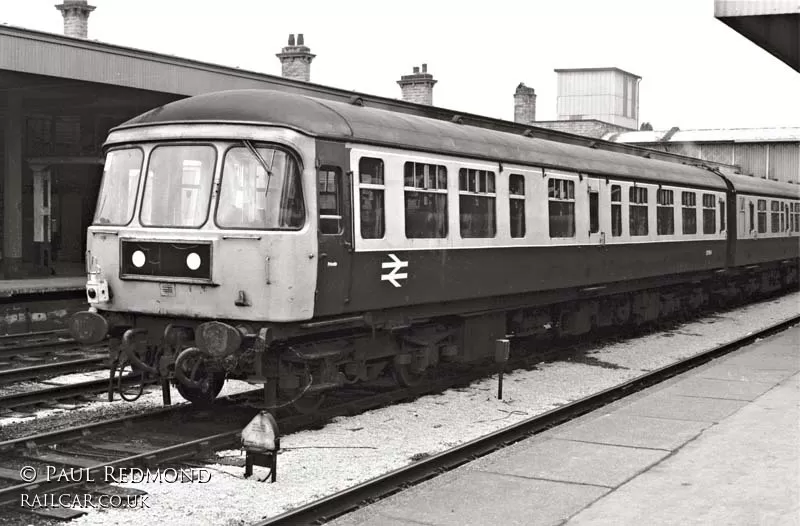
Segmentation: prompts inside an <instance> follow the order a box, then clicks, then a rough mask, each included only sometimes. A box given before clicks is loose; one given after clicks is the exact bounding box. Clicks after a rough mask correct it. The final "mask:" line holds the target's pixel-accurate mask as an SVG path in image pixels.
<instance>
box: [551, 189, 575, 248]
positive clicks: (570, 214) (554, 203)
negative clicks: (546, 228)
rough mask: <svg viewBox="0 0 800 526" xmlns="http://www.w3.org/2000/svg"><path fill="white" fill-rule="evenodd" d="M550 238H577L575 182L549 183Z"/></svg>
mask: <svg viewBox="0 0 800 526" xmlns="http://www.w3.org/2000/svg"><path fill="white" fill-rule="evenodd" d="M547 193H548V201H549V213H550V237H554V238H555V237H575V181H568V180H566V179H550V180H549V181H548V182H547Z"/></svg>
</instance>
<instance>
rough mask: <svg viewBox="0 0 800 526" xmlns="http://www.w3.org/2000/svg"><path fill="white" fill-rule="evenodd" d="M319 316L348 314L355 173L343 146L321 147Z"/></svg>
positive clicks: (316, 305)
mask: <svg viewBox="0 0 800 526" xmlns="http://www.w3.org/2000/svg"><path fill="white" fill-rule="evenodd" d="M316 164H317V208H318V212H319V213H318V217H319V222H318V240H319V268H318V274H317V298H316V301H315V310H316V314H317V315H324V314H336V313H339V312H342V311H345V310H347V307H348V304H349V303H350V280H351V265H352V263H351V258H352V248H353V228H352V203H351V198H350V196H351V195H352V192H351V184H352V181H351V180H350V179H351V173H350V171H349V162H348V154H347V149H346V148H345V147H344V145H342V144H337V143H333V142H324V141H319V142H318V143H317V163H316Z"/></svg>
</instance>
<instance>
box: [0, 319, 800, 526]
mask: <svg viewBox="0 0 800 526" xmlns="http://www.w3.org/2000/svg"><path fill="white" fill-rule="evenodd" d="M798 321H800V317H795V318H792V319H790V320H786V321H784V322H782V323H780V324H778V325H775V326H773V327H770V328H769V329H766V330H763V331H759V332H758V333H756V334H751V335H749V336H748V337H746V338H742V339H739V340H737V341H734V342H731V343H729V344H727V345H725V346H722V347H718V348H716V349H713V350H711V351H708V352H705V353H702V354H700V355H696V356H695V357H693V358H691V359H689V360H684V361H682V362H679V363H677V364H674V365H671V366H669V367H665V368H663V369H660V370H658V371H655V372H653V373H649V374H646V375H644V376H641V377H639V378H637V379H635V380H632V381H630V382H627V383H626V384H623V385H621V386H618V387H616V388H613V389H609V390H607V391H604V392H602V393H599V394H598V395H595V396H593V397H589V398H587V399H585V400H581V401H579V402H575V403H573V404H570V405H568V406H565V407H563V408H560V409H558V410H555V411H551V412H549V413H546V414H545V415H542V416H540V417H536V418H534V419H530V420H528V421H525V422H523V423H521V424H518V425H514V426H512V427H510V428H508V429H506V430H503V431H501V432H498V433H494V434H492V435H489V436H488V437H485V438H482V439H479V440H476V441H473V442H470V443H468V444H465V445H463V446H460V447H457V448H455V449H454V450H452V451H449V452H446V453H442V454H440V455H436V456H434V457H431V458H430V459H427V460H424V461H420V462H417V463H415V464H412V465H411V466H408V467H407V468H403V469H401V470H398V471H397V472H392V473H390V474H387V475H384V476H382V477H380V478H379V479H375V480H373V481H370V482H368V483H365V484H362V485H360V486H356V487H355V488H353V489H351V490H347V491H345V492H342V493H340V494H337V495H334V496H331V497H328V498H326V499H323V500H322V501H319V502H316V503H312V504H310V505H308V506H304V507H303V508H300V509H298V510H294V511H291V512H288V513H285V514H283V515H280V516H277V517H275V518H272V519H269V520H268V521H267V522H265V523H264V524H297V523H309V522H310V523H313V522H319V521H324V520H329V519H331V518H334V517H336V516H339V515H341V514H343V513H346V512H348V511H351V510H353V509H355V508H357V507H359V506H360V505H362V504H363V503H364V502H367V501H369V500H374V499H376V498H380V497H382V496H386V495H388V494H389V493H392V492H394V491H396V490H397V489H398V488H400V487H403V486H404V485H407V484H412V483H416V482H420V481H422V480H425V479H427V478H430V477H432V476H434V475H435V474H436V473H438V472H441V470H443V469H452V468H454V467H457V466H458V465H460V464H463V463H464V462H467V461H468V460H469V459H472V458H474V457H475V456H480V455H483V454H486V453H488V452H491V451H493V450H496V449H498V448H500V447H502V446H503V445H507V444H509V443H512V442H515V441H517V440H520V439H522V438H525V437H527V436H529V435H531V434H535V433H537V432H539V431H541V430H543V429H546V428H548V427H552V426H554V425H558V424H559V423H562V422H564V421H566V420H569V419H572V418H575V417H576V416H579V415H580V414H583V413H585V412H588V411H591V410H593V409H595V408H596V407H599V406H601V405H604V404H608V403H610V402H612V401H613V400H616V399H618V398H620V397H622V396H625V395H627V394H630V393H632V392H635V391H637V390H640V389H642V388H644V387H646V386H649V385H652V384H654V383H657V382H659V381H663V380H665V379H667V378H669V377H670V376H673V375H675V374H678V373H680V372H683V371H685V370H687V369H689V368H692V367H695V366H698V365H700V364H702V363H704V362H707V361H709V360H711V359H713V358H715V357H717V356H720V355H722V354H725V353H728V352H731V351H733V350H735V349H736V348H739V347H741V346H743V345H746V344H747V343H749V342H751V341H753V340H755V339H756V338H759V337H763V336H766V335H768V334H770V333H774V332H778V331H780V330H782V329H783V328H785V327H788V326H790V325H792V324H794V323H797V322H798ZM548 354H549V353H548ZM523 361H529V360H523ZM509 365H511V362H509ZM493 371H494V368H493V366H487V367H485V368H481V369H479V370H471V371H470V372H469V373H467V374H463V372H462V373H461V374H459V375H453V376H451V377H442V378H439V379H436V380H434V381H431V382H428V383H425V384H424V385H419V386H416V387H412V388H404V389H396V388H392V389H387V388H386V387H383V388H381V387H378V388H376V389H375V390H374V391H372V392H369V391H365V388H364V386H359V387H358V388H354V389H352V391H349V390H347V389H345V390H343V391H342V392H341V393H338V394H336V395H335V397H336V400H335V401H334V403H332V404H331V405H329V406H325V405H323V407H322V408H321V409H320V410H319V411H318V413H316V414H314V415H302V416H290V415H289V413H288V412H287V411H284V410H279V411H278V415H277V416H278V423H279V426H280V430H281V434H283V435H286V434H289V433H292V432H295V431H298V430H301V429H308V428H311V427H316V426H320V425H324V424H325V423H326V422H328V421H330V419H332V418H334V417H338V416H347V415H352V414H358V413H361V412H364V411H367V410H371V409H377V408H380V407H383V406H386V405H390V404H395V403H399V402H404V401H410V400H413V399H415V398H418V397H419V396H423V395H428V394H432V393H435V392H437V391H443V390H446V389H449V388H454V387H459V386H462V385H468V384H469V383H471V382H472V381H473V380H475V379H477V378H482V377H483V378H485V377H486V375H487V373H491V372H493ZM103 387H104V389H105V388H107V381H106V383H105V385H104V386H103ZM365 392H366V393H367V394H366V395H365ZM253 395H255V396H257V397H259V398H258V399H260V397H261V395H262V391H261V390H260V389H256V390H253V391H249V392H247V393H241V394H238V395H233V396H229V397H225V398H221V399H219V400H218V401H217V403H216V404H215V405H214V406H212V407H211V408H210V409H207V410H202V411H199V410H197V409H196V408H193V407H191V406H190V405H188V404H181V405H175V406H169V407H165V408H161V409H158V410H156V411H151V412H149V413H148V414H136V415H131V416H127V417H121V418H116V419H114V420H109V421H106V422H100V423H94V424H87V425H83V426H77V427H72V428H69V429H63V430H57V431H53V432H48V433H41V434H38V435H32V436H25V437H20V438H16V439H12V440H6V441H3V442H0V486H2V487H0V505H13V504H18V503H19V502H20V496H21V495H23V494H27V495H29V496H32V495H36V494H45V493H55V492H62V493H69V490H70V488H73V487H75V486H79V485H81V484H82V483H79V482H76V483H69V482H58V481H34V482H33V483H30V482H24V481H21V480H19V479H18V480H13V477H12V478H11V479H9V478H5V479H3V478H2V477H3V475H2V473H5V474H6V476H7V475H8V474H9V473H12V472H13V467H15V466H16V467H17V468H18V466H17V465H18V464H19V463H20V462H21V461H22V460H21V459H23V460H24V462H26V463H28V464H30V463H37V462H38V463H42V464H47V465H52V464H58V465H63V466H65V467H81V468H84V469H86V470H88V471H89V473H91V474H92V475H93V476H94V478H95V479H97V480H102V473H104V470H105V468H106V467H107V466H114V467H123V466H137V465H139V466H141V465H145V466H149V467H153V466H157V465H160V464H164V463H168V462H176V461H181V460H188V459H190V458H193V457H198V456H201V455H203V454H205V453H209V452H212V451H213V450H218V449H227V448H236V447H238V446H239V440H240V433H241V430H242V428H243V427H244V426H245V425H246V424H247V423H248V422H249V421H250V419H252V417H253V416H255V414H256V413H257V412H258V411H259V410H260V408H261V407H260V406H259V404H258V403H254V402H253V400H252V398H250V397H251V396H253ZM176 430H177V431H176ZM120 437H125V438H124V439H121V438H120ZM132 444H135V445H132ZM132 453H133V454H132ZM9 466H11V469H9ZM2 468H5V469H2Z"/></svg>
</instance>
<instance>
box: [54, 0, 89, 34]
mask: <svg viewBox="0 0 800 526" xmlns="http://www.w3.org/2000/svg"><path fill="white" fill-rule="evenodd" d="M55 7H56V9H58V10H59V11H61V15H62V16H63V17H64V34H65V35H67V36H68V37H74V38H86V37H88V35H89V14H90V13H91V12H92V11H94V9H95V7H94V6H91V5H89V4H88V2H87V0H64V3H63V4H60V5H57V6H55Z"/></svg>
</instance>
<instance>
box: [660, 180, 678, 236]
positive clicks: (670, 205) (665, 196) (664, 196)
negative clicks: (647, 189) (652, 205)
mask: <svg viewBox="0 0 800 526" xmlns="http://www.w3.org/2000/svg"><path fill="white" fill-rule="evenodd" d="M665 209H666V210H669V217H670V218H671V219H672V220H671V221H670V222H669V224H668V225H667V226H669V227H670V228H669V231H668V232H664V231H663V230H664V228H662V226H663V225H662V220H661V219H662V214H661V212H662V211H663V210H665ZM656 235H659V236H674V235H675V191H674V190H672V189H669V188H659V189H658V190H657V191H656Z"/></svg>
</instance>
